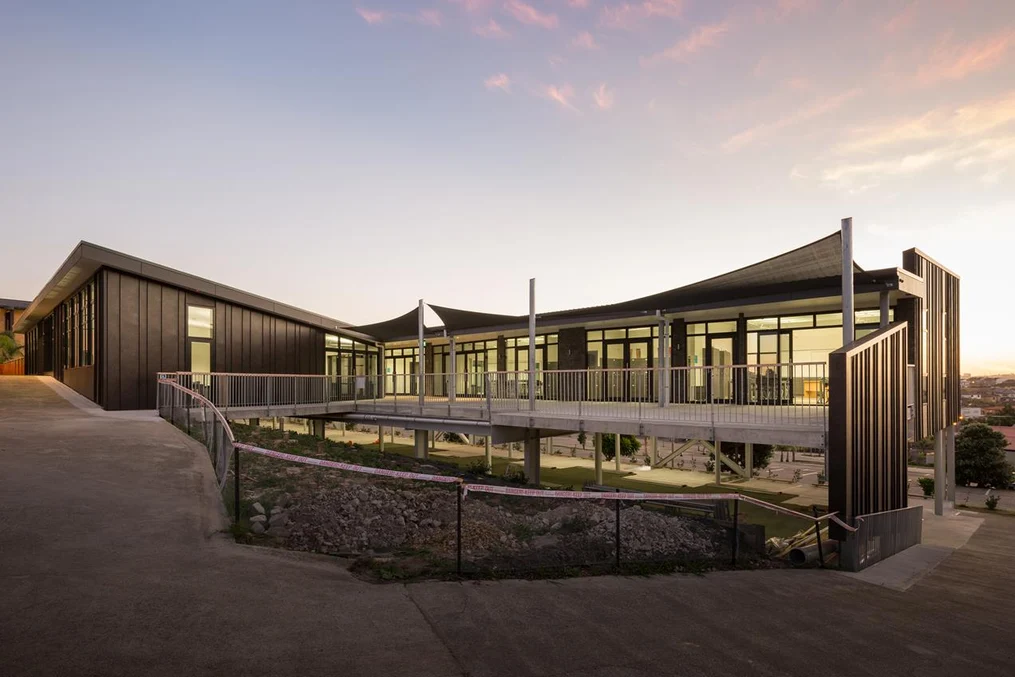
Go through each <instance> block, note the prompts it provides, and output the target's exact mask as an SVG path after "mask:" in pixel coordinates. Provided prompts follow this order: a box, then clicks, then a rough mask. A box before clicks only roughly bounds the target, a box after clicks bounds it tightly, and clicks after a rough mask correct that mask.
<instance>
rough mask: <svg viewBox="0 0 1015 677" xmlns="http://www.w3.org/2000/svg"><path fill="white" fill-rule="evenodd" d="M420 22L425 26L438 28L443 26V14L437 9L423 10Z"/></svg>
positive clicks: (420, 12)
mask: <svg viewBox="0 0 1015 677" xmlns="http://www.w3.org/2000/svg"><path fill="white" fill-rule="evenodd" d="M419 22H420V23H421V24H423V25H424V26H437V27H439V26H440V25H441V13H440V12H439V11H438V10H436V9H421V10H419Z"/></svg>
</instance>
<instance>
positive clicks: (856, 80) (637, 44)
mask: <svg viewBox="0 0 1015 677" xmlns="http://www.w3.org/2000/svg"><path fill="white" fill-rule="evenodd" d="M0 100H2V102H3V104H2V105H0V223H2V224H3V237H2V240H0V297H7V298H24V299H31V298H34V297H35V295H36V294H37V293H38V291H39V290H40V288H41V287H42V286H43V285H44V284H45V282H46V281H47V280H48V279H49V278H50V276H51V275H52V274H53V273H54V272H55V270H56V269H57V268H58V266H59V265H60V263H61V262H62V261H63V260H64V258H65V257H66V256H67V255H68V254H69V253H70V251H71V249H72V248H73V247H74V246H75V245H76V244H77V242H78V241H80V240H87V241H90V242H94V243H96V244H100V245H104V246H107V247H110V248H113V249H117V250H120V251H124V252H126V253H129V254H133V255H135V256H139V257H141V258H145V259H149V260H153V261H156V262H158V263H162V264H165V265H168V266H171V267H174V268H178V269H181V270H184V271H186V272H189V273H193V274H196V275H201V276H204V277H208V278H211V279H213V280H216V281H219V282H222V283H224V284H229V285H232V286H234V287H238V288H240V289H244V290H246V291H250V292H254V293H258V294H261V295H264V296H268V297H270V298H273V299H276V300H279V301H283V302H286V303H290V304H293V305H296V306H298V307H301V308H306V309H308V310H312V311H315V312H318V313H322V314H325V315H328V316H331V317H335V318H339V319H341V320H345V321H348V322H352V323H355V324H365V323H370V322H375V321H380V320H383V319H387V318H389V317H392V316H395V315H398V314H401V313H403V312H406V311H408V310H410V309H411V308H413V307H415V305H416V303H417V301H418V299H419V298H421V297H422V298H424V299H426V300H427V301H431V302H433V303H436V304H439V305H446V306H454V307H461V308H469V309H479V310H486V311H489V312H500V313H510V314H521V313H525V312H527V310H528V279H529V278H530V277H535V278H536V279H537V307H538V309H539V310H540V311H549V310H556V309H563V308H573V307H581V306H587V305H597V304H602V303H609V302H614V301H620V300H624V299H628V298H633V297H638V296H643V295H647V294H650V293H655V292H658V291H662V290H665V289H670V288H673V287H677V286H680V285H682V284H686V283H690V282H694V281H697V280H700V279H703V278H707V277H710V276H713V275H716V274H719V273H722V272H726V271H729V270H733V269H735V268H738V267H741V266H743V265H747V264H750V263H753V262H756V261H759V260H762V259H764V258H768V257H770V256H773V255H775V254H778V253H780V252H782V251H785V250H787V249H790V248H793V247H796V246H800V245H803V244H806V243H808V242H811V241H814V240H817V239H819V238H821V237H823V236H825V235H828V234H830V233H832V232H834V231H835V230H837V229H838V228H839V222H840V219H841V218H842V217H847V216H851V217H853V219H854V227H855V229H856V259H857V262H858V263H859V264H860V265H861V266H864V267H867V268H884V267H890V266H901V264H902V254H901V253H902V251H903V250H905V249H908V248H910V247H914V246H915V247H919V248H920V249H922V250H924V251H925V252H927V253H928V254H929V255H931V256H933V257H935V258H936V259H938V260H939V261H941V262H942V263H943V264H945V265H946V266H948V267H949V268H951V269H953V270H955V271H956V272H957V273H959V274H960V275H961V276H962V308H963V314H962V325H963V326H962V331H963V335H962V341H963V343H962V352H963V371H968V372H973V373H983V372H990V373H993V372H1002V371H1008V372H1015V340H1013V339H1012V337H1013V336H1015V304H1013V294H1012V290H1013V288H1015V285H1013V277H1012V275H1013V272H1012V271H1013V270H1015V268H1013V264H1015V2H1008V1H1000V0H986V1H976V0H967V1H963V0H899V1H892V0H881V1H877V2H874V1H864V0H757V1H755V2H732V1H731V2H722V1H719V0H628V1H623V0H429V1H427V2H418V3H417V2H409V1H407V0H364V1H363V2H362V3H359V2H345V1H337V0H336V1H332V2H324V1H314V2H311V1H301V0H291V1H288V2H278V1H277V0H275V1H272V2H261V1H259V0H242V1H240V0H235V1H223V2H186V1H179V2H171V3H167V2H144V1H139V0H131V1H129V2H127V1H124V2H90V3H81V2H73V1H72V2H51V1H48V0H31V1H25V2H21V1H16V0H0ZM433 320H434V323H435V324H436V323H437V321H436V318H433Z"/></svg>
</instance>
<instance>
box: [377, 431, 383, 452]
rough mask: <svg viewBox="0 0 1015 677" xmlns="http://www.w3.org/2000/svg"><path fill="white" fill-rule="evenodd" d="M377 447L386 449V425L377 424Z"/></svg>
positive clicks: (379, 449)
mask: <svg viewBox="0 0 1015 677" xmlns="http://www.w3.org/2000/svg"><path fill="white" fill-rule="evenodd" d="M377 449H378V451H384V426H382V425H379V426H377Z"/></svg>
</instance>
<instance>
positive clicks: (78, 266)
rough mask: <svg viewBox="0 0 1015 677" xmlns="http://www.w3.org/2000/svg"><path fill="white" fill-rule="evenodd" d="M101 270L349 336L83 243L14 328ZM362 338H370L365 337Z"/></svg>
mask: <svg viewBox="0 0 1015 677" xmlns="http://www.w3.org/2000/svg"><path fill="white" fill-rule="evenodd" d="M102 268H110V269H113V270H117V271H120V272H123V273H127V274H129V275H135V276H137V277H140V278H144V279H147V280H153V281H155V282H159V283H162V284H167V285H170V286H173V287H178V288H180V289H184V290H186V291H189V292H193V293H195V294H201V295H204V296H207V297H209V298H212V299H216V300H221V301H226V302H228V303H234V304H236V305H240V306H245V307H247V308H251V309H253V310H260V311H262V312H265V313H269V314H271V315H275V316H278V317H282V318H285V319H287V320H293V321H295V322H300V323H302V324H306V325H310V326H313V327H318V328H321V329H324V330H326V331H338V330H342V332H343V333H346V334H348V333H350V332H349V330H348V329H347V328H348V327H349V324H348V323H347V322H342V321H341V320H336V319H333V318H330V317H326V316H324V315H318V314H316V313H311V312H309V311H306V310H302V309H300V308H296V307H294V306H290V305H288V304H285V303H280V302H278V301H273V300H271V299H268V298H265V297H263V296H258V295H257V294H250V293H248V292H245V291H240V290H239V289H236V288H235V287H230V286H227V285H224V284H219V283H218V282H213V281H211V280H208V279H205V278H203V277H197V276H196V275H190V274H188V273H184V272H181V271H179V270H174V269H173V268H169V267H166V266H162V265H159V264H157V263H152V262H151V261H145V260H144V259H139V258H137V257H134V256H130V255H128V254H123V253H121V252H117V251H114V250H112V249H107V248H105V247H100V246H98V245H95V244H91V243H90V242H81V243H79V244H78V246H77V247H75V248H74V251H72V252H71V253H70V256H68V257H67V260H65V261H64V262H63V265H61V266H60V268H59V269H58V270H57V271H56V274H55V275H53V277H52V278H51V279H50V280H49V282H47V283H46V285H45V286H44V287H43V288H42V291H40V292H39V294H38V296H36V297H35V300H33V301H32V302H31V304H30V305H29V306H28V309H27V310H25V312H24V314H22V316H21V319H20V320H19V321H18V324H17V326H16V327H15V331H18V332H24V331H27V330H28V329H31V328H32V327H34V326H35V325H36V324H37V323H38V322H39V321H40V320H42V319H43V318H45V317H46V316H47V315H49V314H50V313H51V312H53V309H54V308H56V307H57V306H58V305H59V304H60V303H62V302H63V301H64V300H65V299H66V298H67V297H68V296H70V295H71V294H73V293H74V292H75V291H77V289H78V288H79V287H80V286H81V285H82V284H84V283H85V282H86V281H87V280H89V279H90V278H91V277H92V276H93V275H94V274H95V273H96V272H98V271H99V270H100V269H102ZM361 338H369V337H365V336H364V337H361Z"/></svg>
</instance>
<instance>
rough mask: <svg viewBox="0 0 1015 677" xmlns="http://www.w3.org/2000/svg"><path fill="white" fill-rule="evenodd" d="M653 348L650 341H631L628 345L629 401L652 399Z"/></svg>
mask: <svg viewBox="0 0 1015 677" xmlns="http://www.w3.org/2000/svg"><path fill="white" fill-rule="evenodd" d="M651 354H652V346H651V344H650V343H649V342H648V341H631V342H630V343H628V344H627V364H628V368H629V369H631V371H630V372H628V373H627V394H628V400H629V401H632V402H635V401H645V400H650V399H651V398H652V373H651V372H650V371H649V369H650V367H651V366H652V365H651V360H650V359H649V355H651Z"/></svg>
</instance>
